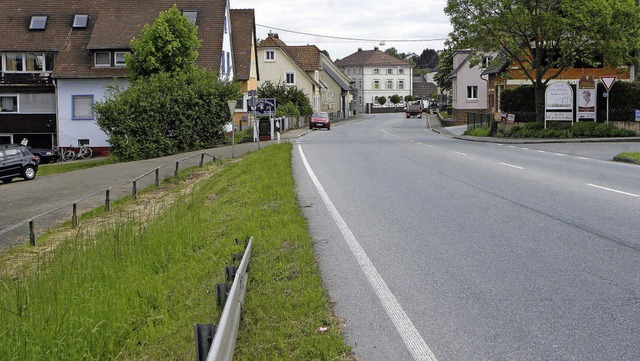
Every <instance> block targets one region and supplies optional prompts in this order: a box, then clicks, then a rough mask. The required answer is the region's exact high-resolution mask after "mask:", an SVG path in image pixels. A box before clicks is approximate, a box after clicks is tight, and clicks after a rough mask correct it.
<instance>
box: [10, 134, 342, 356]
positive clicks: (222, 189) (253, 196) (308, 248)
mask: <svg viewBox="0 0 640 361" xmlns="http://www.w3.org/2000/svg"><path fill="white" fill-rule="evenodd" d="M211 167H214V168H211ZM215 167H220V166H210V167H208V168H206V169H205V170H204V171H200V173H202V174H201V176H200V178H198V180H197V181H196V180H193V179H191V180H189V179H187V181H186V182H176V183H166V184H163V187H167V189H165V190H158V191H157V192H155V191H150V192H147V193H145V194H144V195H143V196H141V197H140V198H138V200H136V201H134V202H131V204H130V206H129V207H127V206H126V205H123V206H122V208H119V209H118V210H117V211H114V212H109V213H105V214H101V215H96V218H99V219H97V221H96V222H95V225H94V226H93V227H89V226H86V224H91V222H84V223H81V228H80V229H78V230H72V231H71V233H70V234H72V236H71V237H69V238H66V239H63V240H59V241H58V242H53V241H52V240H51V239H49V240H48V241H47V240H44V242H43V246H39V247H42V251H41V252H34V251H33V249H29V251H28V253H29V254H28V255H26V256H27V257H31V259H29V262H25V265H24V266H23V267H17V268H15V265H13V264H12V265H11V266H12V267H14V268H13V269H16V270H19V272H14V273H12V274H11V273H6V272H5V273H2V275H1V276H0V325H1V326H0V350H3V351H2V353H3V354H4V355H5V356H7V355H8V357H9V358H8V360H42V359H74V360H75V359H116V360H141V359H149V360H189V359H194V357H195V347H194V340H193V324H195V323H209V322H213V323H217V322H218V320H219V316H220V311H219V310H217V309H216V307H215V302H216V301H215V284H216V283H221V282H223V280H224V265H225V264H229V263H230V262H231V255H232V254H233V253H242V251H243V250H242V248H243V247H242V246H239V245H237V244H236V243H235V242H234V241H233V239H234V238H236V237H237V238H240V239H244V238H246V237H248V236H253V237H254V252H253V255H252V258H251V262H250V264H249V267H250V274H249V283H248V289H247V298H246V301H245V305H244V307H243V319H242V323H241V325H240V334H239V339H238V342H237V345H236V355H235V357H234V359H236V360H278V359H280V360H329V359H331V360H334V359H337V360H341V359H349V357H350V356H349V350H348V347H347V346H345V345H344V341H343V339H342V334H341V328H340V322H339V320H336V319H335V318H334V317H333V315H332V312H331V309H330V306H329V301H328V299H327V296H326V293H325V291H324V288H323V285H322V281H321V277H320V274H319V271H318V269H317V265H316V263H315V259H314V256H313V245H312V239H311V237H310V235H309V233H308V230H307V226H306V222H305V220H304V218H303V216H302V214H301V212H300V209H299V207H298V203H297V198H296V195H295V191H294V181H293V177H292V174H291V171H292V169H291V145H290V144H282V145H277V146H270V147H267V148H265V149H263V150H262V151H259V152H255V153H252V154H250V155H248V156H246V157H245V158H243V159H241V160H237V161H231V162H228V163H225V165H224V166H222V168H221V169H219V168H215ZM187 178H188V177H187ZM176 187H178V188H179V189H178V190H176ZM158 192H161V195H158ZM165 194H169V195H171V196H172V197H171V199H172V200H171V201H167V200H166V199H164V200H163V198H162V195H165ZM154 195H155V197H156V198H157V199H156V200H157V201H155V202H148V206H147V207H146V209H142V208H141V206H140V203H145V197H153V196H154ZM115 212H119V214H117V215H115V214H114V213H115ZM101 217H105V218H107V219H102V218H101ZM109 217H110V218H109ZM82 224H85V226H84V227H85V228H82V227H83V226H82ZM62 231H63V230H61V232H62ZM54 233H55V232H51V233H49V234H48V237H50V238H51V237H54V235H53V234H54ZM53 244H56V246H55V247H54V246H53ZM25 253H27V252H26V251H25ZM15 256H19V252H18V253H16V252H14V253H13V254H12V257H9V258H5V259H3V260H2V263H3V264H0V267H2V269H3V270H6V269H7V268H6V266H8V264H7V263H8V262H13V261H15V259H16V257H15ZM326 325H328V326H329V331H328V332H325V333H317V332H316V329H317V327H318V326H326Z"/></svg>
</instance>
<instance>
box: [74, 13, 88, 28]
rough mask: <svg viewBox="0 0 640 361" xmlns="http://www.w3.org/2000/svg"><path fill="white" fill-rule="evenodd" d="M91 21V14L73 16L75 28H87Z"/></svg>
mask: <svg viewBox="0 0 640 361" xmlns="http://www.w3.org/2000/svg"><path fill="white" fill-rule="evenodd" d="M88 22H89V15H76V16H74V17H73V28H74V29H86V28H87V23H88Z"/></svg>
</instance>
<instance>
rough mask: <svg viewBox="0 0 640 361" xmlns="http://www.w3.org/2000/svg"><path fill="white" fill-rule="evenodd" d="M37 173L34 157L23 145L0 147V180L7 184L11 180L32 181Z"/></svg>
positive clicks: (36, 162)
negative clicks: (17, 178)
mask: <svg viewBox="0 0 640 361" xmlns="http://www.w3.org/2000/svg"><path fill="white" fill-rule="evenodd" d="M37 172H38V161H37V159H36V156H35V155H33V154H31V152H29V149H27V147H25V146H24V145H16V144H9V145H0V180H2V182H4V183H9V182H11V181H12V180H13V178H16V177H21V178H24V179H25V180H32V179H33V178H35V177H36V173H37Z"/></svg>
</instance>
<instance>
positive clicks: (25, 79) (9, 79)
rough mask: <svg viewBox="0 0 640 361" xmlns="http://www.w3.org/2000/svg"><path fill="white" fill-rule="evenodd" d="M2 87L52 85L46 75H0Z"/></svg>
mask: <svg viewBox="0 0 640 361" xmlns="http://www.w3.org/2000/svg"><path fill="white" fill-rule="evenodd" d="M2 85H53V78H52V77H51V74H47V73H0V86H2Z"/></svg>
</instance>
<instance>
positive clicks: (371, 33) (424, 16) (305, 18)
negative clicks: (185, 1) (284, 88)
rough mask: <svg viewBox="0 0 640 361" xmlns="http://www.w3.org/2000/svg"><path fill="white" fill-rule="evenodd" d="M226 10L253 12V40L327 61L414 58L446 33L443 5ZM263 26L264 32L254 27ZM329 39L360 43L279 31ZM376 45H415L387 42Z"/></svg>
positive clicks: (298, 4) (357, 3)
mask: <svg viewBox="0 0 640 361" xmlns="http://www.w3.org/2000/svg"><path fill="white" fill-rule="evenodd" d="M229 1H230V3H231V8H232V9H255V13H256V24H258V26H257V28H256V31H257V33H258V34H257V37H258V39H264V38H266V37H267V34H268V33H269V31H271V32H274V33H278V35H279V36H280V39H281V40H282V41H284V42H285V43H286V44H287V45H307V44H310V45H316V46H317V47H318V48H320V50H327V51H328V52H329V55H331V59H333V60H335V59H337V58H344V57H346V56H348V55H350V54H352V53H354V52H356V51H357V50H358V48H362V49H363V50H372V49H373V47H374V46H377V47H379V48H380V50H385V49H388V48H390V47H394V48H396V49H397V50H398V52H400V53H403V52H404V53H416V54H418V55H420V53H422V50H424V49H426V48H430V49H436V50H441V49H442V48H443V47H444V40H434V39H444V38H447V36H448V34H449V32H450V31H451V25H450V24H449V18H448V17H447V16H446V15H445V14H444V12H443V9H444V7H445V5H446V0H426V1H415V0H414V1H408V0H368V1H362V0H315V1H312V0H229ZM260 25H265V26H266V27H263V26H260ZM276 28H279V29H285V30H290V31H296V32H303V33H310V34H319V35H324V36H332V37H343V38H358V39H366V40H362V41H350V40H342V39H331V38H324V37H317V36H308V35H302V34H295V33H292V32H288V31H284V30H279V29H276ZM382 40H421V41H418V42H391V41H386V42H385V43H384V44H381V41H382Z"/></svg>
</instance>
